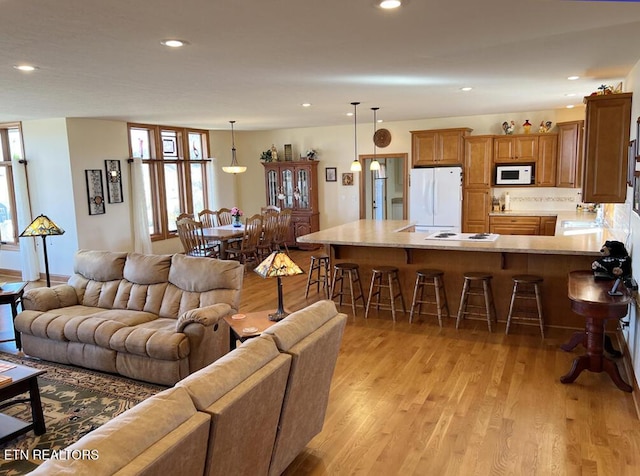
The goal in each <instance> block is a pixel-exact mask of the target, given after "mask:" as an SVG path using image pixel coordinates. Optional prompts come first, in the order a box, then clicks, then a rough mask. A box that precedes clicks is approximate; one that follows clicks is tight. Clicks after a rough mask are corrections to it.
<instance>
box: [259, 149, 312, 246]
mask: <svg viewBox="0 0 640 476" xmlns="http://www.w3.org/2000/svg"><path fill="white" fill-rule="evenodd" d="M262 165H263V166H264V176H265V188H266V194H267V205H275V206H277V207H280V208H281V209H285V208H290V209H291V225H290V228H289V238H288V239H287V246H297V247H299V248H302V249H308V248H309V245H302V244H298V243H296V238H297V237H298V236H302V235H306V234H309V233H313V232H315V231H319V230H320V212H319V211H318V162H317V161H313V160H310V161H304V160H303V161H292V162H265V163H263V164H262ZM311 248H313V245H311Z"/></svg>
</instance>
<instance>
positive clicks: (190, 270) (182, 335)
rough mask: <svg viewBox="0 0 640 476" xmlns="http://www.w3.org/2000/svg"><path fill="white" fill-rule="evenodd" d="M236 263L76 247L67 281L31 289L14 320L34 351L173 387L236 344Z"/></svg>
mask: <svg viewBox="0 0 640 476" xmlns="http://www.w3.org/2000/svg"><path fill="white" fill-rule="evenodd" d="M242 279H243V268H242V265H240V264H239V263H237V262H235V261H222V260H216V259H211V258H197V257H190V256H185V255H182V254H175V255H143V254H138V253H118V252H109V251H86V250H81V251H78V252H77V253H76V255H75V260H74V274H73V276H71V278H70V279H69V281H68V283H67V284H63V285H59V286H54V287H52V288H35V289H31V290H29V291H27V292H25V294H24V298H23V308H24V311H23V312H21V313H20V314H19V315H18V316H17V317H16V320H15V327H16V329H17V330H18V331H19V332H20V333H21V338H22V345H23V350H24V352H25V353H26V354H28V355H31V356H34V357H39V358H41V359H45V360H50V361H54V362H61V363H65V364H74V365H78V366H82V367H88V368H92V369H96V370H101V371H104V372H111V373H118V374H121V375H125V376H127V377H131V378H135V379H138V380H146V381H148V382H154V383H159V384H164V385H173V384H174V383H176V382H177V381H178V380H180V379H182V378H184V377H186V376H187V375H189V374H191V373H193V372H195V371H196V370H199V369H201V368H203V367H204V366H206V365H208V364H210V363H211V362H213V361H215V360H216V359H218V358H220V357H221V356H223V355H225V354H226V353H228V352H229V326H228V325H227V324H226V322H225V321H224V319H222V318H223V316H225V315H227V314H232V313H234V312H237V309H238V307H239V303H240V292H241V289H242Z"/></svg>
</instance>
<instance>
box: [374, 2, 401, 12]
mask: <svg viewBox="0 0 640 476" xmlns="http://www.w3.org/2000/svg"><path fill="white" fill-rule="evenodd" d="M400 5H402V2H401V1H400V0H381V1H380V2H378V6H379V7H380V8H384V9H385V10H391V9H393V8H398V7H399V6H400Z"/></svg>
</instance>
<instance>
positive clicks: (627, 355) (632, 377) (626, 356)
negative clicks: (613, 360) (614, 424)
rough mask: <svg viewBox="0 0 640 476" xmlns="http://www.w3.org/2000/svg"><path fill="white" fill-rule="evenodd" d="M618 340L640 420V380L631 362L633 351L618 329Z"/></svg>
mask: <svg viewBox="0 0 640 476" xmlns="http://www.w3.org/2000/svg"><path fill="white" fill-rule="evenodd" d="M616 340H617V341H618V348H619V349H620V352H622V365H624V370H625V372H626V374H627V379H628V381H627V383H629V385H631V386H632V387H633V392H632V393H631V396H632V397H633V404H634V406H635V407H636V416H637V417H638V419H639V420H640V401H639V400H638V399H639V398H640V397H639V396H638V392H639V391H640V388H639V387H638V381H637V380H636V374H635V372H634V371H633V364H632V362H631V352H630V351H629V347H628V346H627V341H626V340H625V338H624V335H623V334H622V331H621V330H620V329H618V330H617V331H616Z"/></svg>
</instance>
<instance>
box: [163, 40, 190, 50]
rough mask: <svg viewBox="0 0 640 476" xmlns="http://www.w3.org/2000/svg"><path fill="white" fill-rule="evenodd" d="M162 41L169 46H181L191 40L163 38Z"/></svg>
mask: <svg viewBox="0 0 640 476" xmlns="http://www.w3.org/2000/svg"><path fill="white" fill-rule="evenodd" d="M160 43H162V44H163V45H164V46H168V47H169V48H180V47H181V46H186V45H188V44H189V42H187V41H184V40H177V39H175V38H172V39H167V40H162V41H161V42H160Z"/></svg>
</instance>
